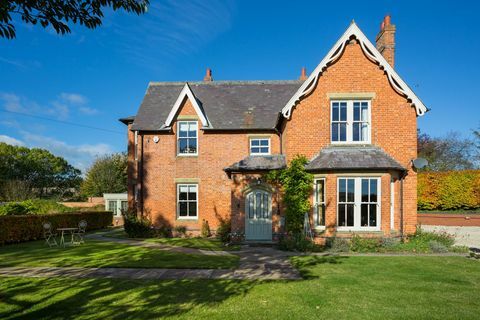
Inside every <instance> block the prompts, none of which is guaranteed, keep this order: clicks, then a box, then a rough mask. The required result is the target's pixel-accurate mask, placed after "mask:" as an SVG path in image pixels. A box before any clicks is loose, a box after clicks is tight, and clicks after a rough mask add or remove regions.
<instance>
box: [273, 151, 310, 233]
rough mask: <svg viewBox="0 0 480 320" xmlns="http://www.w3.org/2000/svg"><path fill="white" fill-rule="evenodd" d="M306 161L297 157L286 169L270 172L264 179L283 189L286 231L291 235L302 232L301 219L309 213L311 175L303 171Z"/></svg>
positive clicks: (301, 157) (302, 157) (304, 158)
mask: <svg viewBox="0 0 480 320" xmlns="http://www.w3.org/2000/svg"><path fill="white" fill-rule="evenodd" d="M307 162H308V160H307V158H306V157H304V156H299V155H297V156H296V157H295V158H294V159H293V160H292V161H291V162H290V165H289V166H288V168H286V169H283V170H279V171H270V172H269V173H268V174H266V176H265V178H266V179H267V181H269V182H270V183H272V184H277V185H280V186H281V187H282V189H283V194H284V195H283V202H284V203H285V205H286V219H285V223H286V229H287V231H288V232H291V233H293V234H297V233H301V232H302V230H303V219H304V216H305V213H306V212H309V211H310V207H311V205H310V195H311V192H312V186H313V175H312V174H310V173H308V172H307V171H306V170H305V165H306V164H307Z"/></svg>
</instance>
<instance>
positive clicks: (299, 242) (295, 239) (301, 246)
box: [278, 233, 320, 252]
mask: <svg viewBox="0 0 480 320" xmlns="http://www.w3.org/2000/svg"><path fill="white" fill-rule="evenodd" d="M278 248H279V249H280V250H285V251H299V252H308V251H319V250H320V247H319V246H317V245H316V244H315V243H314V242H313V241H312V240H310V239H308V238H307V237H305V235H303V234H301V233H297V234H286V235H282V236H281V237H280V239H279V242H278Z"/></svg>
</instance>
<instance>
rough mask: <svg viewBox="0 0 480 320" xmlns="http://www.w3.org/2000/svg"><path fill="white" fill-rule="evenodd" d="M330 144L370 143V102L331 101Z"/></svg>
mask: <svg viewBox="0 0 480 320" xmlns="http://www.w3.org/2000/svg"><path fill="white" fill-rule="evenodd" d="M331 119H332V131H331V133H332V143H370V101H332V117H331Z"/></svg>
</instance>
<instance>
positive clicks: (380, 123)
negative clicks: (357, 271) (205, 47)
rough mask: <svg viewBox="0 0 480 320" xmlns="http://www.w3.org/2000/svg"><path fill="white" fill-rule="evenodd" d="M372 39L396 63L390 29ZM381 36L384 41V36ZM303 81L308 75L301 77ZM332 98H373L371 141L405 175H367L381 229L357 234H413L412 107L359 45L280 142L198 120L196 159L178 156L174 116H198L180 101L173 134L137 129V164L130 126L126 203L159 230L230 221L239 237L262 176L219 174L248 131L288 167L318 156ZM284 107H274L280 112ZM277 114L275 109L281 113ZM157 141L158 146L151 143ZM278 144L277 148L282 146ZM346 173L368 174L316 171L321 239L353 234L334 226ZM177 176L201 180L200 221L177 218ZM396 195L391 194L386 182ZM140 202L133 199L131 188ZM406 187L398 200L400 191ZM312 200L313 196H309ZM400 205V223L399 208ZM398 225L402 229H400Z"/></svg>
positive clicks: (243, 152)
mask: <svg viewBox="0 0 480 320" xmlns="http://www.w3.org/2000/svg"><path fill="white" fill-rule="evenodd" d="M382 27H383V29H382V30H381V32H380V34H379V36H378V37H380V39H378V37H377V47H379V46H382V48H384V49H383V50H384V55H385V58H386V59H387V61H389V62H390V64H391V65H392V66H393V63H394V41H395V40H394V33H395V26H393V25H391V24H390V19H388V25H385V20H384V25H383V26H382ZM382 34H383V35H385V37H386V38H382ZM303 75H304V76H303V78H302V79H303V80H304V79H305V74H304V73H303ZM205 80H206V81H213V79H212V76H211V70H210V69H209V70H208V71H207V75H206V77H205ZM332 93H348V94H355V93H372V94H373V98H372V99H371V126H370V128H371V144H373V145H375V146H378V147H380V148H382V149H383V150H384V151H385V152H386V153H387V154H389V155H390V156H391V157H392V158H394V159H395V160H396V161H397V162H398V163H400V164H401V165H402V166H403V167H405V168H407V169H408V171H407V172H406V175H405V177H404V180H403V183H402V182H401V179H400V178H401V177H400V175H401V173H400V172H398V171H389V170H386V171H385V172H380V173H378V172H375V173H372V176H378V177H380V179H381V221H380V222H379V223H380V225H381V232H380V233H379V232H375V233H373V232H372V233H368V232H366V233H362V235H363V236H367V237H368V236H379V235H381V236H391V235H392V236H393V235H399V233H400V231H402V230H403V232H404V233H405V234H411V233H413V232H414V231H415V228H416V225H417V191H416V190H417V176H416V173H415V171H414V170H413V168H412V159H415V158H416V157H417V121H416V117H417V114H416V111H415V108H413V107H412V105H411V102H410V101H407V99H406V98H405V97H403V96H401V95H400V94H399V93H397V92H396V91H395V90H394V88H393V87H392V85H391V84H390V82H389V80H388V77H387V75H386V72H385V71H384V70H382V69H381V68H379V67H378V65H377V64H375V63H374V62H372V61H371V60H369V59H368V58H367V57H366V56H365V53H364V52H363V50H362V49H361V46H360V44H359V42H358V41H357V40H352V41H350V42H349V43H348V44H347V45H346V46H345V49H344V52H343V54H342V56H341V58H340V59H339V60H337V61H336V62H334V63H333V64H332V65H329V66H328V68H326V69H325V70H324V71H323V72H322V74H321V76H320V79H319V81H318V82H317V84H316V87H315V88H314V90H313V91H312V92H311V93H310V94H309V95H308V96H306V97H303V98H302V99H301V100H300V102H299V103H298V104H297V105H296V106H295V108H294V110H293V111H292V115H291V118H290V119H288V120H286V121H284V124H283V127H282V128H280V129H281V131H282V137H280V135H279V134H278V132H275V131H274V130H265V131H261V132H259V131H255V132H249V131H248V130H238V131H235V130H233V131H230V130H229V131H223V132H222V131H209V132H207V131H204V130H202V123H201V121H200V120H198V125H199V130H198V156H194V157H182V156H178V155H177V123H178V118H179V117H183V116H189V118H194V117H198V114H197V112H196V111H195V109H194V107H193V105H192V102H191V101H189V100H188V98H185V100H184V101H183V103H182V104H181V107H180V109H179V111H178V113H177V115H176V117H175V119H174V123H173V125H172V130H171V132H164V131H158V132H145V131H140V132H138V139H137V140H138V144H137V151H138V154H139V158H140V160H141V161H138V162H137V161H136V160H135V158H134V152H135V145H134V140H135V136H134V133H133V131H131V130H130V129H131V123H130V124H129V125H128V129H129V130H128V199H129V204H130V207H131V208H134V207H135V206H136V208H138V209H139V210H143V213H144V214H145V215H147V216H148V217H149V218H150V219H151V221H152V222H153V224H154V225H156V226H169V227H174V226H179V225H182V226H186V227H187V228H188V230H189V231H190V232H192V233H198V232H199V231H200V229H201V225H202V221H203V220H207V221H208V223H209V226H210V228H211V229H212V230H213V231H215V230H216V229H217V228H218V226H219V223H220V221H222V220H225V219H231V221H232V231H234V232H243V230H244V227H245V190H246V189H247V188H248V186H250V185H252V184H254V183H256V182H258V179H260V180H261V177H262V173H261V172H250V173H248V174H240V173H233V174H231V175H230V176H229V175H227V174H226V173H225V171H224V170H223V169H224V168H225V167H228V166H230V165H231V164H233V163H235V162H238V161H239V160H241V159H243V158H245V157H246V156H248V155H249V138H250V135H251V134H262V135H266V136H268V137H270V141H271V154H279V153H280V152H281V150H282V151H283V154H284V155H285V156H286V159H287V162H289V161H290V160H291V159H292V158H293V157H294V156H295V155H305V156H306V157H307V158H308V159H311V158H313V157H314V156H315V155H316V154H318V152H319V151H320V150H321V149H322V148H325V147H327V146H330V145H331V138H330V120H331V119H330V102H331V101H330V98H329V95H330V94H332ZM282 107H283V106H279V108H282ZM279 111H280V110H279ZM156 137H158V141H155V140H156ZM281 147H282V148H281ZM346 173H350V174H352V175H354V174H358V175H359V176H361V175H364V174H368V173H369V171H365V170H364V171H357V172H354V173H352V172H341V171H330V172H321V173H315V174H316V175H321V176H322V177H324V178H325V179H326V185H325V189H326V231H325V232H324V233H322V234H320V235H319V238H320V239H321V238H322V237H330V236H333V235H337V236H351V234H341V233H337V232H336V225H337V178H338V177H339V176H340V175H342V174H346ZM178 179H195V180H196V181H198V199H199V200H198V219H193V220H179V219H177V199H176V197H177V192H176V181H178ZM391 180H393V181H394V190H390V181H391ZM136 188H138V190H139V191H138V192H139V195H140V196H139V199H138V201H135V189H136ZM402 189H403V203H402V202H401V199H402V196H401V192H402ZM391 192H393V193H394V199H395V203H394V227H393V230H392V229H391V227H390V225H391V221H390V197H391ZM311 201H312V203H313V195H312V198H311ZM272 207H273V208H272V212H273V215H272V220H273V221H272V225H273V233H274V235H275V234H276V233H279V232H281V231H282V228H281V225H280V219H281V216H283V214H284V208H283V204H282V202H281V193H280V192H279V191H278V190H275V191H274V195H273V197H272ZM402 208H403V219H402V217H401V209H402ZM401 222H403V225H401Z"/></svg>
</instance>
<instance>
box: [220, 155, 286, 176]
mask: <svg viewBox="0 0 480 320" xmlns="http://www.w3.org/2000/svg"><path fill="white" fill-rule="evenodd" d="M285 167H286V161H285V156H284V155H281V154H277V155H270V156H248V157H246V158H244V159H243V160H240V161H239V162H235V163H234V164H232V165H231V166H229V167H227V168H225V169H223V170H225V171H226V172H243V171H261V170H275V169H283V168H285Z"/></svg>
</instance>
